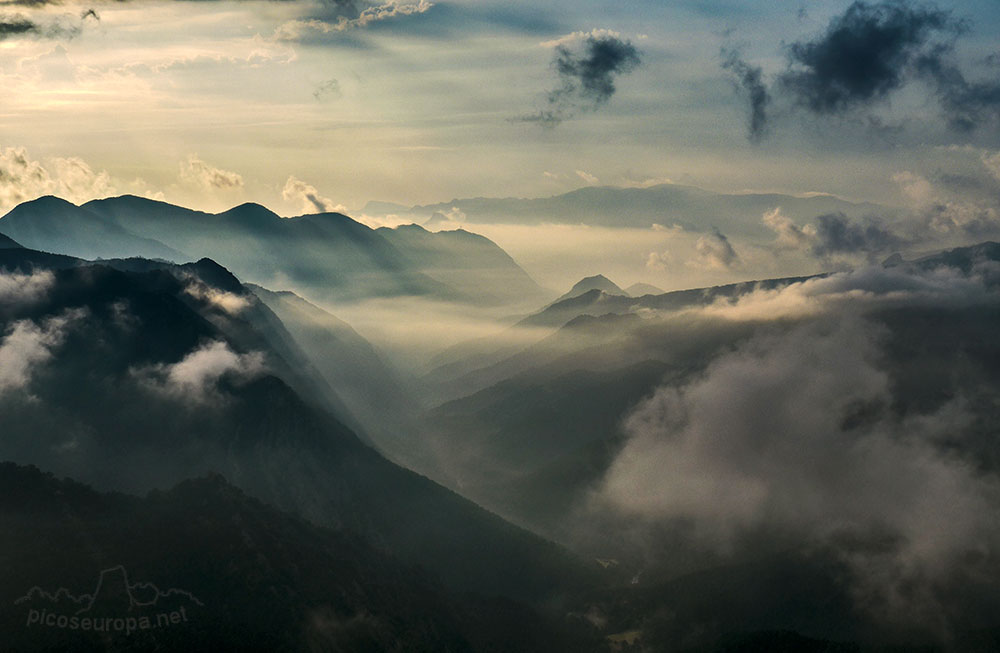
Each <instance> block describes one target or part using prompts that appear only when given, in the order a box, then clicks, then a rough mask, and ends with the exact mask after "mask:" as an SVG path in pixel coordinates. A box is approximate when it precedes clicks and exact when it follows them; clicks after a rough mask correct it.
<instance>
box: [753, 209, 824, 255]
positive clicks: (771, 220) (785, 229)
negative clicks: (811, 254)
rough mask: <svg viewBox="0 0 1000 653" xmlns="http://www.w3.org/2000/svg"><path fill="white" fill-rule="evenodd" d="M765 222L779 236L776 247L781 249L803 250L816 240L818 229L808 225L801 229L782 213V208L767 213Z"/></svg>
mask: <svg viewBox="0 0 1000 653" xmlns="http://www.w3.org/2000/svg"><path fill="white" fill-rule="evenodd" d="M763 222H764V225H765V226H766V227H767V228H768V229H770V230H771V231H773V232H774V233H775V234H776V235H777V239H776V240H775V243H774V245H775V247H778V248H779V249H803V248H806V247H809V246H810V245H811V244H812V243H813V241H814V240H815V238H816V227H814V226H812V225H808V224H807V225H805V226H803V227H800V226H799V225H797V224H795V223H794V222H792V219H791V218H789V217H788V216H786V215H784V214H783V213H782V212H781V207H780V206H779V207H775V208H774V209H773V210H771V211H768V212H766V213H765V214H764V217H763Z"/></svg>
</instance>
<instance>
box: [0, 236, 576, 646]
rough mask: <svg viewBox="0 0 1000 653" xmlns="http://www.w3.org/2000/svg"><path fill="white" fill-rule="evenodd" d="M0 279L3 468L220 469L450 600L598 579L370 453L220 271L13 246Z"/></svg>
mask: <svg viewBox="0 0 1000 653" xmlns="http://www.w3.org/2000/svg"><path fill="white" fill-rule="evenodd" d="M0 269H2V270H3V273H2V275H3V276H2V280H3V283H2V284H0V292H2V293H3V301H2V302H0V323H2V326H0V329H2V332H3V334H4V335H3V339H2V340H0V359H2V360H3V361H4V365H3V370H2V372H0V414H3V416H4V417H3V422H4V427H3V431H4V434H3V438H2V439H0V460H7V461H13V462H15V463H18V464H22V465H25V464H32V465H37V466H38V467H40V468H42V469H44V470H48V471H52V472H53V473H55V474H57V475H59V476H68V477H71V478H74V479H77V480H79V481H81V482H84V483H87V484H90V485H93V486H94V487H96V488H100V489H105V490H121V491H128V492H133V493H141V492H145V491H147V490H149V489H151V488H168V487H171V486H173V485H174V484H176V483H178V482H179V481H182V480H183V479H187V478H191V477H196V476H201V475H204V474H206V473H221V474H222V475H224V476H225V477H226V478H227V479H228V480H229V481H230V482H232V483H233V484H234V485H235V486H237V487H239V488H241V489H242V490H243V491H245V492H246V493H248V494H249V495H251V496H254V497H256V498H258V499H260V500H262V501H265V502H267V503H268V504H270V505H273V506H275V507H277V508H280V509H283V510H287V511H289V512H292V513H295V514H297V515H300V516H302V517H305V518H306V519H308V520H309V521H311V522H312V523H313V524H316V525H319V526H324V527H329V528H335V529H341V530H344V531H348V532H352V533H357V534H359V535H361V536H363V537H365V538H367V539H368V540H370V541H371V542H372V543H373V544H374V545H375V546H376V547H377V548H379V549H381V550H383V551H384V552H386V553H387V554H388V555H391V556H393V557H395V558H398V559H400V560H402V561H403V562H405V563H409V564H418V565H421V566H422V567H424V568H425V569H426V570H427V571H428V573H429V574H430V575H431V577H432V578H434V579H437V580H440V581H441V582H443V583H444V586H445V587H446V588H447V589H448V590H449V591H463V592H473V593H476V594H479V595H482V596H487V597H488V596H494V595H498V594H499V595H503V596H507V597H512V598H514V599H522V600H527V601H532V602H535V601H539V602H540V601H543V600H548V599H551V598H553V597H555V596H557V595H559V594H560V593H562V592H564V591H566V590H567V589H570V588H573V587H580V586H581V583H586V582H589V581H588V579H589V578H590V577H591V573H592V571H591V570H590V568H589V567H588V566H584V565H581V564H580V563H578V562H577V561H576V559H575V558H573V557H571V556H570V555H568V554H567V553H566V552H565V551H564V550H562V549H560V548H559V547H556V546H555V545H552V544H550V543H548V542H546V541H544V540H542V539H540V538H538V537H536V536H534V535H531V534H529V533H528V532H526V531H523V530H521V529H519V528H516V527H514V526H512V525H510V524H508V523H506V522H504V521H503V520H501V519H500V518H498V517H496V516H494V515H493V514H490V513H488V512H486V511H484V510H482V509H481V508H479V507H478V506H476V505H475V504H473V503H471V502H469V501H467V500H465V499H463V498H461V497H460V496H458V495H456V494H454V493H452V492H450V491H448V490H446V489H444V488H443V487H441V486H439V485H436V484H435V483H433V482H431V481H430V480H428V479H426V478H424V477H421V476H418V475H417V474H415V473H413V472H410V471H408V470H406V469H404V468H401V467H399V466H397V465H395V464H393V463H391V462H389V461H387V460H386V459H385V458H383V457H382V456H381V455H380V454H379V453H377V452H376V451H375V450H373V449H372V448H370V447H369V446H367V445H366V444H365V443H364V442H362V440H360V439H359V438H358V436H357V435H356V434H355V432H354V431H353V430H352V428H350V426H349V424H350V423H351V421H352V420H351V418H350V417H349V416H348V415H347V414H346V413H345V412H343V408H342V402H340V401H339V400H337V399H336V393H335V392H333V391H332V389H330V388H322V385H323V384H324V383H326V380H325V378H324V377H323V375H322V374H321V373H320V372H318V371H317V370H316V369H315V368H314V367H313V366H312V365H311V364H310V363H309V362H308V361H307V359H306V357H305V355H304V354H303V353H302V351H301V349H300V348H299V347H298V345H297V344H296V343H295V341H294V339H293V338H292V337H291V335H290V334H289V333H288V331H287V330H286V329H285V328H284V325H283V324H282V323H281V321H280V320H279V319H278V317H277V316H276V315H275V314H274V313H273V312H272V311H271V310H270V309H268V308H267V306H266V305H265V304H264V303H263V302H261V301H260V300H259V299H258V298H257V296H256V295H255V294H253V293H252V292H251V291H249V290H248V289H247V288H245V287H244V286H243V285H242V284H241V283H240V282H239V281H238V279H236V277H234V276H233V275H232V274H230V273H229V272H228V271H227V270H226V269H225V268H222V267H221V266H219V265H217V264H215V263H214V262H212V261H210V260H202V261H199V262H198V263H195V264H188V265H183V266H175V265H171V264H165V263H162V262H154V261H147V260H143V259H126V260H109V261H104V262H101V263H99V264H94V263H89V262H86V261H83V260H80V259H75V258H72V257H66V256H59V255H51V254H44V253H39V252H35V251H33V250H27V249H23V248H17V247H10V248H7V249H3V250H0ZM208 500H209V499H208V498H206V501H208ZM120 526H121V529H122V530H123V532H128V531H129V529H130V528H131V527H130V526H129V525H127V524H126V523H121V524H120ZM150 528H152V526H150ZM98 540H99V538H98ZM93 546H96V547H98V548H99V547H100V542H99V541H94V542H93ZM21 554H23V555H30V551H28V552H24V551H22V552H21ZM177 559H178V560H183V559H186V558H185V557H184V556H182V555H181V556H180V557H179V558H177ZM108 562H109V564H110V563H111V562H114V561H113V560H108ZM331 591H334V590H331ZM300 616H301V617H302V618H305V617H306V616H307V615H300ZM320 621H322V620H320ZM365 627H367V626H365ZM390 634H391V633H390Z"/></svg>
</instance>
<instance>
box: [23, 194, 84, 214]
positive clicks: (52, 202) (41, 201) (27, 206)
mask: <svg viewBox="0 0 1000 653" xmlns="http://www.w3.org/2000/svg"><path fill="white" fill-rule="evenodd" d="M75 208H78V207H77V206H76V204H73V203H72V202H69V201H67V200H64V199H62V198H61V197H56V196H55V195H43V196H41V197H39V198H36V199H33V200H29V201H27V202H21V203H20V204H18V205H17V206H15V207H14V208H13V209H11V211H10V213H14V212H15V211H18V209H20V210H21V211H29V210H42V211H53V210H60V211H62V210H65V209H75ZM8 215H9V214H8Z"/></svg>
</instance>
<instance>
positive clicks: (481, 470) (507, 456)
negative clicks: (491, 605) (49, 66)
mask: <svg viewBox="0 0 1000 653" xmlns="http://www.w3.org/2000/svg"><path fill="white" fill-rule="evenodd" d="M997 261H1000V246H997V245H996V244H994V243H983V244H980V245H976V246H973V247H966V248H958V249H954V250H949V251H947V252H943V253H939V254H935V255H933V256H929V257H924V258H921V259H918V260H916V261H912V262H903V263H901V264H898V265H896V266H895V267H893V268H891V269H890V270H888V271H886V273H885V274H886V275H887V276H881V273H880V272H879V271H878V269H877V268H871V269H867V270H861V271H857V272H856V273H840V274H838V275H829V276H819V277H810V278H789V279H772V280H764V281H760V282H745V283H741V284H731V285H728V286H720V287H714V288H701V289H691V290H686V291H679V292H672V293H664V294H663V295H659V296H644V297H641V298H628V297H619V296H612V295H607V294H606V293H602V292H601V291H599V290H593V291H590V292H589V293H585V294H584V295H582V296H580V297H576V298H572V299H568V300H564V301H563V302H557V303H556V304H554V305H552V306H551V307H549V308H547V309H545V310H544V311H542V312H541V313H539V314H537V315H536V316H533V317H531V318H528V319H526V320H525V321H524V322H523V323H522V326H519V327H516V328H515V329H513V331H514V332H515V334H516V333H517V332H519V331H524V330H526V329H530V330H531V331H530V332H531V333H536V334H537V333H538V329H540V328H541V327H543V326H552V325H559V326H554V327H553V328H554V329H555V330H554V331H551V332H549V335H547V336H545V337H544V338H542V339H541V340H537V341H535V342H533V343H531V344H528V345H524V344H522V345H521V347H520V348H515V347H513V346H512V347H510V348H509V349H507V350H505V352H504V353H505V354H506V355H504V356H502V357H501V358H499V360H491V359H489V358H485V359H484V357H483V356H475V357H472V358H471V359H470V360H469V362H468V363H469V364H468V365H466V366H461V365H460V364H458V363H453V364H452V365H451V366H450V367H448V368H447V369H441V370H438V371H437V372H436V373H433V374H432V375H429V376H428V377H427V378H425V383H427V384H431V383H434V384H437V392H438V394H437V395H431V396H437V397H439V398H441V401H440V402H439V405H437V406H436V407H434V408H432V409H431V410H429V411H428V412H427V414H426V416H425V429H426V432H427V435H426V437H427V438H429V439H431V440H432V441H434V442H436V450H438V451H440V452H442V457H443V459H444V461H445V462H444V463H443V465H442V467H443V468H444V469H446V470H448V471H449V476H448V478H449V480H448V482H449V483H452V484H454V486H455V487H460V488H462V491H463V492H464V493H465V494H467V495H468V496H470V497H472V498H473V499H475V500H476V501H478V502H480V503H482V504H483V505H486V506H487V507H489V508H491V509H493V510H496V511H497V512H499V513H500V514H501V515H503V516H505V517H507V518H508V519H511V520H513V521H515V522H516V523H519V524H523V525H525V526H527V527H529V528H531V529H533V530H536V531H537V532H540V533H543V534H545V535H546V536H548V537H550V538H553V539H555V540H557V541H560V542H563V543H565V544H567V545H573V546H576V547H577V550H578V551H581V550H584V549H585V550H586V551H587V552H588V553H589V554H595V555H596V554H598V553H599V552H600V551H601V550H602V548H605V549H606V548H607V547H610V546H611V542H612V541H617V542H618V543H617V544H616V545H615V546H621V541H620V538H616V536H615V535H613V534H612V535H601V534H595V535H594V536H593V539H592V540H590V541H589V542H588V543H587V544H586V545H583V544H581V539H580V533H581V532H583V531H588V530H589V531H594V530H595V529H596V530H600V527H598V526H595V525H594V524H596V522H594V516H593V515H592V514H590V513H588V512H587V509H586V500H587V497H588V496H590V494H591V493H592V492H593V491H594V490H595V488H596V487H598V486H599V484H600V483H601V481H602V479H604V477H605V476H606V474H607V473H608V470H609V469H610V467H611V465H612V463H613V462H614V460H615V459H616V458H617V456H618V455H619V453H620V452H621V448H622V446H623V444H624V441H623V439H622V437H623V431H622V424H623V422H624V420H625V419H626V418H627V416H628V415H629V414H630V412H631V410H632V408H634V407H635V406H636V405H637V404H638V403H639V402H641V401H643V400H645V399H647V398H649V397H650V396H652V395H653V393H654V391H655V390H656V389H657V388H663V387H669V388H682V387H684V386H685V385H686V384H689V383H693V382H695V380H697V379H699V378H701V377H703V376H704V375H705V374H706V370H707V369H709V368H710V367H711V365H713V362H714V361H716V360H718V359H720V358H721V357H724V356H725V355H726V354H727V353H729V354H731V353H732V352H733V351H737V350H740V348H741V347H742V346H744V345H745V344H746V343H748V342H750V341H753V340H754V339H755V338H768V337H769V338H771V339H772V340H773V341H779V340H780V339H781V338H782V337H784V336H786V335H787V334H788V333H789V332H791V331H794V330H795V329H797V328H800V327H802V326H803V325H809V324H814V323H816V322H818V321H822V320H823V319H833V318H832V317H830V315H831V314H829V313H825V312H822V311H821V312H813V311H812V310H804V311H801V312H796V311H792V312H790V313H787V314H782V313H781V310H783V309H781V306H782V305H781V304H780V303H775V304H774V305H773V306H772V308H770V309H761V311H762V312H755V311H749V312H747V313H746V314H745V315H741V314H740V313H739V312H737V311H733V312H732V313H726V312H723V311H718V310H708V311H702V310H697V309H699V308H700V307H706V306H709V305H713V304H714V306H713V309H718V308H725V307H727V306H728V307H736V306H738V304H737V302H738V301H739V300H740V299H741V298H745V297H747V296H748V295H750V294H751V293H754V292H756V293H758V295H757V296H758V297H760V298H774V297H777V296H778V295H779V293H782V292H784V291H788V293H787V295H786V299H785V300H784V301H788V302H793V301H796V299H797V298H805V299H804V300H803V301H805V302H806V304H805V305H806V306H809V305H812V306H814V307H815V306H818V305H819V302H820V301H821V300H822V298H823V296H824V294H826V293H829V294H830V295H831V296H832V297H835V298H836V299H832V300H831V302H843V303H844V304H846V305H848V306H850V309H849V311H848V312H851V311H853V312H856V313H857V315H861V316H863V317H864V319H865V320H866V321H867V322H869V323H870V324H871V327H870V328H871V329H872V331H873V333H879V334H882V335H881V336H880V340H879V342H880V343H883V344H882V349H880V351H881V352H882V359H880V360H882V362H883V363H884V365H885V369H884V371H883V373H884V374H885V376H886V378H887V379H888V380H887V384H888V387H889V388H891V399H890V400H888V401H889V402H890V405H891V406H892V410H894V411H898V412H899V414H901V415H918V414H927V413H929V412H931V411H933V410H935V409H937V408H939V407H940V406H942V405H944V404H946V403H947V402H948V401H950V400H952V399H954V397H957V396H961V397H965V398H967V400H968V401H970V402H971V404H970V405H972V404H974V405H975V408H974V409H971V410H973V412H974V413H975V415H976V416H977V417H976V418H975V419H974V420H973V423H975V424H978V425H980V426H982V427H983V428H980V427H979V426H976V427H973V428H972V429H971V432H970V433H966V434H963V435H961V436H959V435H954V438H955V442H953V443H951V444H949V445H947V446H948V447H952V446H954V447H956V448H959V449H960V450H961V451H962V452H963V455H964V456H967V457H968V458H969V460H974V461H975V463H974V464H975V465H977V466H983V467H984V468H989V469H1000V457H998V456H997V455H996V451H995V442H996V439H995V438H996V433H995V429H993V428H992V427H986V426H985V425H987V424H990V423H991V421H992V420H993V419H995V418H996V417H995V414H996V408H995V406H993V404H992V403H990V401H991V400H987V399H986V398H985V397H986V396H987V395H988V394H989V393H990V392H993V390H989V388H996V389H997V390H998V391H1000V372H998V370H1000V348H998V347H997V346H996V343H995V340H993V339H991V338H989V337H988V336H987V335H986V334H987V333H989V331H990V330H991V329H994V328H996V327H997V326H998V325H1000V311H998V308H997V306H998V305H1000V304H998V302H1000V300H998V299H997V297H996V288H997V287H1000V280H998V279H997V277H996V275H995V273H994V272H993V270H995V267H996V262H997ZM934 279H938V280H943V279H952V280H954V281H952V282H950V283H954V285H955V288H956V289H959V288H960V289H961V290H955V291H954V292H952V291H947V292H944V293H943V294H941V295H940V296H935V297H936V298H933V299H932V298H931V295H930V294H929V292H930V291H929V289H930V288H931V287H935V284H939V283H943V281H934ZM716 302H718V303H717V304H716ZM810 302H812V304H810ZM835 305H836V304H835ZM637 308H642V309H645V312H638V311H637V310H636V309H637ZM851 314H852V315H853V314H854V313H851ZM765 315H766V316H767V317H766V318H765V317H763V316H765ZM832 315H834V316H836V315H838V313H836V312H834V313H832ZM524 324H527V325H528V326H524ZM504 337H505V336H503V337H497V338H495V339H494V341H495V342H497V341H501V340H503V338H504ZM515 337H516V335H511V336H510V341H511V342H513V341H514V338H515ZM494 346H496V344H495V345H494ZM512 349H516V351H515V352H514V353H510V351H511V350H512ZM497 351H498V352H499V351H501V350H499V349H497ZM484 361H485V362H484ZM748 382H753V381H748ZM984 393H986V394H984ZM973 397H975V399H972V398H973ZM663 410H667V408H666V407H665V408H664V409H663ZM845 419H847V418H845ZM851 419H852V420H853V419H854V418H851ZM857 419H867V418H862V417H860V416H859V417H858V418H857ZM913 419H916V417H913ZM847 423H851V421H847V422H845V424H847ZM959 442H961V444H958V443H959ZM577 511H582V512H577ZM588 522H591V523H590V524H589V525H588ZM619 526H620V525H619ZM616 527H617V526H615V527H612V526H608V527H606V528H604V530H606V531H607V532H608V533H614V529H615V528H616ZM625 527H627V526H625ZM574 542H575V545H574V544H572V543H574ZM581 546H582V547H584V549H581V548H580V547H581ZM621 555H624V554H621Z"/></svg>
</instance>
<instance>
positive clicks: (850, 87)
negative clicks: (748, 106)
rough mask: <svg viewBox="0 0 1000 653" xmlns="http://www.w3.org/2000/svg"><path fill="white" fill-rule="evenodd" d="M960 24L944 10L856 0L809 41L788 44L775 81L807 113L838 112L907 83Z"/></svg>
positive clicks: (939, 52) (891, 1)
mask: <svg viewBox="0 0 1000 653" xmlns="http://www.w3.org/2000/svg"><path fill="white" fill-rule="evenodd" d="M960 31H961V26H960V25H959V24H958V23H957V22H956V21H954V20H953V19H952V18H951V16H950V14H949V13H948V12H946V11H942V10H940V9H937V8H934V7H932V6H926V7H921V6H914V5H912V4H909V3H904V2H900V1H895V0H889V1H886V2H881V3H877V4H868V3H866V2H855V3H853V4H852V5H851V6H850V7H848V9H847V11H846V12H844V14H843V15H841V16H838V17H836V18H834V19H833V20H832V21H831V22H830V25H829V26H828V27H827V29H826V32H825V33H824V34H822V35H821V36H820V37H819V38H817V39H815V40H812V41H797V42H795V43H792V44H791V45H790V46H788V57H789V69H788V70H787V71H786V72H785V73H783V74H782V75H781V77H780V78H779V83H780V84H781V86H782V88H783V89H784V90H786V91H788V92H789V93H791V94H792V95H793V96H794V97H795V99H796V100H797V101H798V102H799V103H801V104H803V105H804V106H806V107H807V108H808V109H809V110H810V111H813V112H815V113H818V114H835V113H841V112H844V111H847V110H850V109H853V108H855V107H858V106H866V105H870V104H872V103H874V102H877V101H879V100H883V99H885V98H886V97H887V96H888V95H889V94H890V93H892V92H893V91H895V90H897V89H899V88H901V87H902V86H903V84H904V83H905V82H906V77H907V73H908V71H909V70H910V69H911V68H912V66H913V64H914V63H915V62H916V61H917V60H918V59H920V58H923V57H934V58H940V57H941V56H943V55H944V54H945V53H946V52H947V50H949V49H950V46H949V45H945V44H937V45H934V46H932V47H931V46H930V45H929V44H930V41H931V39H932V38H933V37H934V36H935V35H944V36H946V37H949V38H953V37H954V36H956V35H957V34H958V33H959V32H960Z"/></svg>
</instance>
